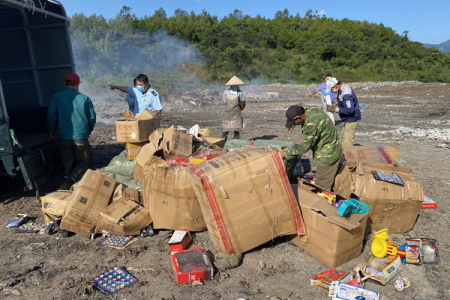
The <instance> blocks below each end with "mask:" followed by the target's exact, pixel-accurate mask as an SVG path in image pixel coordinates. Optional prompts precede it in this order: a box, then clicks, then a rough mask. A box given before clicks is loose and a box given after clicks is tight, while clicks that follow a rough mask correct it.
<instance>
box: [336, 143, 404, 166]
mask: <svg viewBox="0 0 450 300" xmlns="http://www.w3.org/2000/svg"><path fill="white" fill-rule="evenodd" d="M343 149H344V153H343V154H344V155H343V157H342V159H341V162H342V163H344V162H346V161H348V162H358V161H360V162H362V163H374V164H382V165H384V164H387V165H397V164H398V161H399V156H400V150H399V149H398V148H396V147H390V146H388V147H379V146H343Z"/></svg>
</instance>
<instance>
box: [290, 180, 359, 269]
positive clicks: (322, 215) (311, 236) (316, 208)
mask: <svg viewBox="0 0 450 300" xmlns="http://www.w3.org/2000/svg"><path fill="white" fill-rule="evenodd" d="M292 187H293V190H294V194H296V197H297V199H298V200H299V203H300V210H301V212H302V216H303V221H304V223H305V229H306V235H305V236H303V237H298V236H295V237H293V238H292V239H291V243H292V244H294V245H296V246H298V247H300V248H302V249H303V250H305V251H306V252H308V253H309V254H310V255H312V256H313V257H314V258H316V259H317V260H319V261H320V262H322V263H323V264H324V265H326V266H328V267H331V268H333V267H336V266H338V265H341V264H343V263H346V262H348V261H350V260H351V259H353V258H355V257H357V256H359V255H360V254H361V252H362V249H363V239H364V231H365V227H366V223H367V213H366V214H352V215H351V216H350V217H349V218H343V217H340V216H338V215H337V209H336V208H335V207H334V206H332V205H330V204H329V203H328V202H327V200H326V199H325V198H323V197H322V196H319V195H317V193H318V192H319V193H321V192H323V191H324V190H323V189H321V188H319V187H317V186H315V185H312V184H308V183H307V182H304V181H300V183H299V185H292ZM337 200H338V201H340V200H345V199H343V198H342V197H340V196H339V195H337Z"/></svg>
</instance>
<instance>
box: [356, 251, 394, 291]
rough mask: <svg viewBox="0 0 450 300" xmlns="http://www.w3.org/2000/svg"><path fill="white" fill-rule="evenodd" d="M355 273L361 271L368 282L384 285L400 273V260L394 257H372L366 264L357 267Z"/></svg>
mask: <svg viewBox="0 0 450 300" xmlns="http://www.w3.org/2000/svg"><path fill="white" fill-rule="evenodd" d="M355 271H361V272H362V273H363V275H364V276H368V279H369V280H370V281H373V282H376V283H379V284H381V285H386V284H387V283H388V282H389V281H391V279H392V278H394V277H395V276H397V274H399V273H400V272H401V271H402V260H401V258H400V256H396V255H390V256H387V257H385V258H378V257H375V256H373V255H372V256H371V257H370V258H369V259H368V260H367V261H366V262H363V263H361V264H359V265H357V266H356V268H355Z"/></svg>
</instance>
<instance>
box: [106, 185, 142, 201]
mask: <svg viewBox="0 0 450 300" xmlns="http://www.w3.org/2000/svg"><path fill="white" fill-rule="evenodd" d="M122 199H125V200H132V201H136V202H137V203H141V204H142V198H141V192H140V191H138V190H135V189H130V188H128V187H126V186H124V185H123V184H119V185H118V186H117V187H116V189H115V190H114V193H113V197H112V200H111V202H116V201H118V200H122Z"/></svg>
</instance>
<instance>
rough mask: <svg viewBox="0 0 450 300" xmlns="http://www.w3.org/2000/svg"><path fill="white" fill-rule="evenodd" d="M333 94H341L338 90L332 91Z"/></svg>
mask: <svg viewBox="0 0 450 300" xmlns="http://www.w3.org/2000/svg"><path fill="white" fill-rule="evenodd" d="M331 92H332V93H335V94H337V92H339V91H338V90H334V91H333V90H332V91H331Z"/></svg>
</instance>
